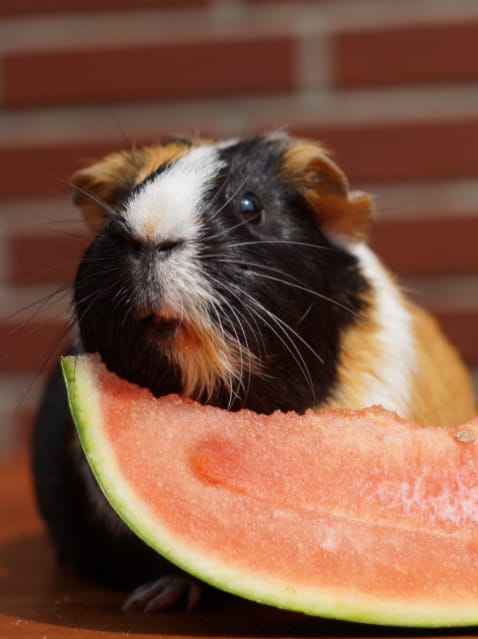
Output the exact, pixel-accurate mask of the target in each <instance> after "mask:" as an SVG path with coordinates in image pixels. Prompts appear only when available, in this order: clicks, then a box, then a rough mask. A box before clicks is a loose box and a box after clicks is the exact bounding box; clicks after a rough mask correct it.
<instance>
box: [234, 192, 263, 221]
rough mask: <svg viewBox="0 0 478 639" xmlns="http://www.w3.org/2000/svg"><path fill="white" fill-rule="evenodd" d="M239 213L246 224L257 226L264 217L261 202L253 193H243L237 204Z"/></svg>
mask: <svg viewBox="0 0 478 639" xmlns="http://www.w3.org/2000/svg"><path fill="white" fill-rule="evenodd" d="M239 211H240V213H241V215H242V217H243V219H244V220H245V221H246V222H249V223H251V224H259V223H260V222H262V219H263V216H264V207H263V206H262V202H261V201H260V199H259V198H258V197H257V195H254V193H244V195H243V196H242V198H241V201H240V202H239Z"/></svg>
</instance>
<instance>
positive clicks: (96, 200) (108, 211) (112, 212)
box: [70, 184, 117, 218]
mask: <svg viewBox="0 0 478 639" xmlns="http://www.w3.org/2000/svg"><path fill="white" fill-rule="evenodd" d="M70 186H71V188H72V189H73V191H79V192H80V193H81V194H82V195H84V196H85V197H86V198H88V199H89V200H91V201H92V202H94V203H95V204H97V205H98V206H99V207H100V208H101V209H102V210H103V211H104V212H105V213H106V214H107V215H108V217H109V218H112V217H114V216H115V215H116V214H117V211H115V209H114V208H113V207H112V206H111V205H110V204H108V202H106V201H105V200H103V199H102V198H100V197H98V196H97V195H95V194H94V193H92V192H91V191H88V190H87V189H84V188H83V187H81V186H78V184H71V185H70Z"/></svg>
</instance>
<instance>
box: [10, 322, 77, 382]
mask: <svg viewBox="0 0 478 639" xmlns="http://www.w3.org/2000/svg"><path fill="white" fill-rule="evenodd" d="M66 327H67V321H66V320H64V321H62V320H39V319H35V318H33V319H31V320H17V319H3V320H0V353H2V357H1V358H0V373H6V372H9V373H23V372H27V371H38V372H39V373H40V372H42V373H43V372H45V370H48V369H49V368H50V367H51V365H52V362H53V361H54V360H55V358H56V357H58V355H59V354H60V352H61V348H62V346H64V344H65V343H66V339H65V332H66Z"/></svg>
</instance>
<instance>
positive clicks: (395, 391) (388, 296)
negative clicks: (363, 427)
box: [349, 243, 417, 418]
mask: <svg viewBox="0 0 478 639" xmlns="http://www.w3.org/2000/svg"><path fill="white" fill-rule="evenodd" d="M349 250H350V251H351V252H352V253H353V254H354V255H355V256H356V257H357V258H358V259H359V261H360V265H361V267H362V271H363V274H364V275H365V277H366V278H367V280H368V281H369V283H370V284H371V285H372V287H373V289H374V290H375V302H376V307H375V313H374V320H375V321H376V322H377V324H378V326H379V330H378V332H377V340H378V343H379V345H380V347H381V351H382V356H381V361H380V362H379V365H378V366H376V368H375V371H374V374H373V375H371V374H367V373H365V374H366V375H367V377H368V379H367V387H368V388H367V392H366V395H365V397H364V401H363V406H373V405H374V404H381V405H382V406H384V407H385V408H388V409H389V410H394V411H396V412H397V413H398V414H399V415H401V416H402V417H405V418H407V417H409V407H410V398H411V394H412V379H413V374H414V371H415V369H416V366H417V358H416V351H415V340H414V334H413V318H412V316H411V315H410V313H409V312H408V311H407V309H406V308H405V307H404V303H403V298H402V297H401V295H400V293H399V291H398V289H397V287H396V286H395V284H394V283H393V281H392V280H391V279H390V277H389V275H388V274H387V272H386V271H385V269H384V268H383V266H382V264H381V263H380V260H379V259H378V258H377V257H376V255H375V254H374V253H373V251H372V250H371V249H370V248H369V247H368V246H367V245H365V244H363V243H358V244H356V245H354V246H351V247H350V248H349Z"/></svg>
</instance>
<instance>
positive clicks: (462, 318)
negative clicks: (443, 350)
mask: <svg viewBox="0 0 478 639" xmlns="http://www.w3.org/2000/svg"><path fill="white" fill-rule="evenodd" d="M475 302H476V300H475ZM432 311H434V313H435V316H436V317H437V319H438V320H439V322H440V324H441V326H442V327H443V329H444V331H445V333H446V334H447V335H448V337H449V338H450V340H451V341H452V342H453V344H454V345H455V346H456V347H457V348H458V350H459V351H460V353H461V354H462V356H463V357H464V359H465V361H466V362H467V363H468V364H469V365H470V366H477V365H478V331H477V330H476V327H477V326H478V306H475V307H474V308H463V309H446V308H436V309H432Z"/></svg>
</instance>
